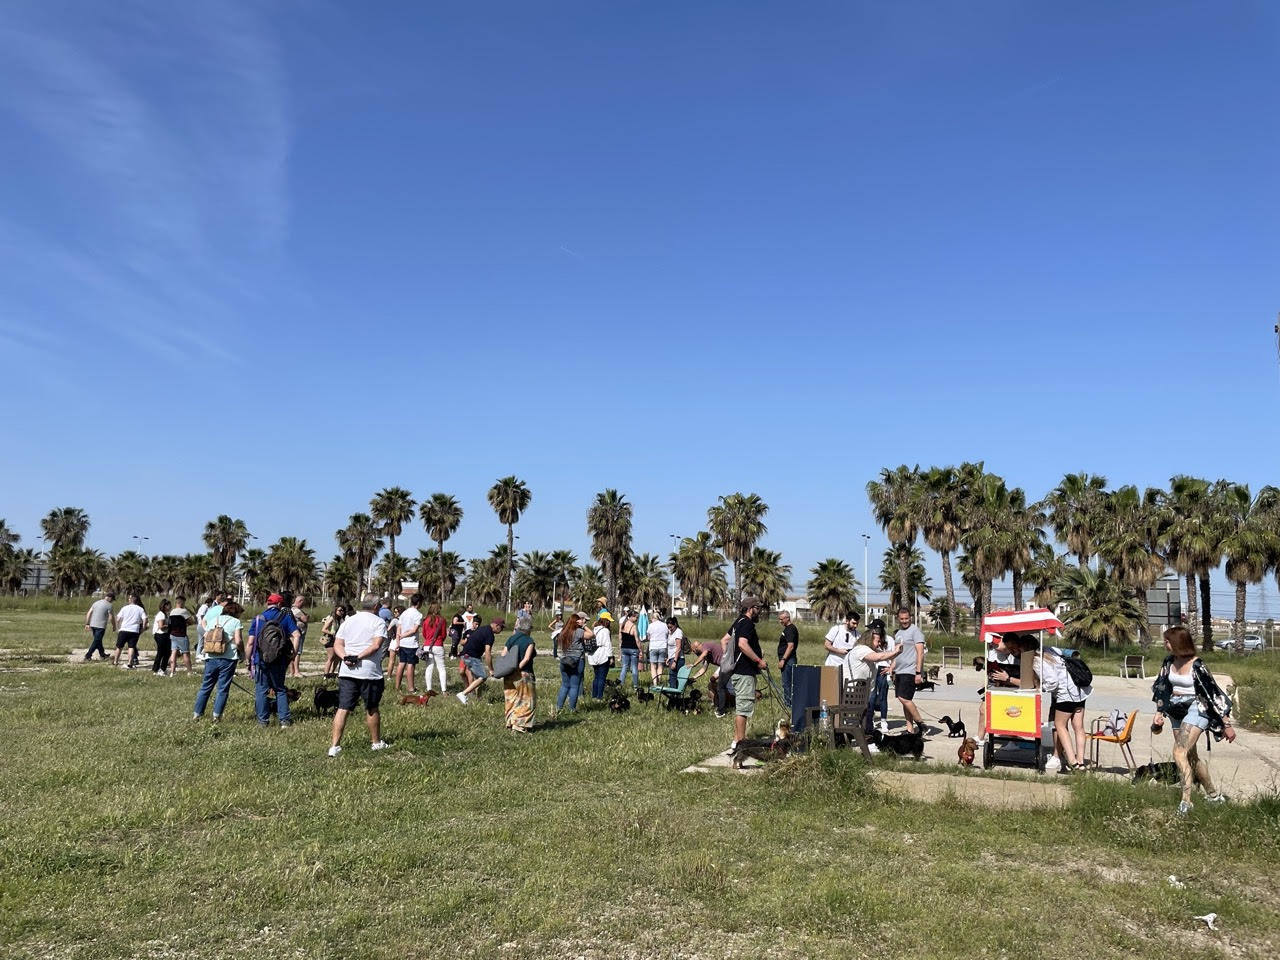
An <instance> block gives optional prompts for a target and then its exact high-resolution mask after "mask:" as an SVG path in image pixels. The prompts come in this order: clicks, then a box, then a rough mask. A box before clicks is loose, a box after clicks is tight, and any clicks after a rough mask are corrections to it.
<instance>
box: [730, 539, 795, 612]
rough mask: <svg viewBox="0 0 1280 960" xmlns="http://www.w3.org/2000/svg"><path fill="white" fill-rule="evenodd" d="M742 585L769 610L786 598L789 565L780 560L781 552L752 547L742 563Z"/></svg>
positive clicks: (788, 588)
mask: <svg viewBox="0 0 1280 960" xmlns="http://www.w3.org/2000/svg"><path fill="white" fill-rule="evenodd" d="M742 586H743V589H745V590H746V592H747V593H749V594H751V595H752V596H753V597H758V598H759V599H760V602H761V603H763V604H764V606H765V609H766V610H769V609H772V607H773V606H774V605H775V604H778V603H781V602H782V601H783V600H785V599H786V598H787V591H788V590H790V589H791V565H790V564H788V563H783V562H782V554H781V553H779V552H778V551H776V550H766V549H765V548H764V547H754V548H753V549H752V551H751V556H749V557H747V559H746V561H745V562H743V564H742Z"/></svg>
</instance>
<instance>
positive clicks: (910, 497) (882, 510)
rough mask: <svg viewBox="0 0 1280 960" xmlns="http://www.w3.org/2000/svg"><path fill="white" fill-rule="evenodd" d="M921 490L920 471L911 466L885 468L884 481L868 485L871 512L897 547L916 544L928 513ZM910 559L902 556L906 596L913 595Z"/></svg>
mask: <svg viewBox="0 0 1280 960" xmlns="http://www.w3.org/2000/svg"><path fill="white" fill-rule="evenodd" d="M920 490H921V477H920V468H919V467H918V466H915V467H907V466H906V464H902V465H901V466H898V467H896V468H894V469H893V470H890V469H889V468H888V467H885V468H883V469H882V470H881V471H880V479H879V480H872V481H871V482H870V483H868V484H867V499H868V500H870V501H871V512H872V514H874V516H875V518H876V523H878V524H879V525H880V527H881V529H882V530H884V532H885V535H886V536H887V537H888V538H889V542H890V543H891V544H893V545H894V546H905V547H907V548H910V547H911V546H913V545H914V544H915V541H916V531H917V530H918V529H919V527H920V520H921V517H922V514H923V513H924V510H923V507H922V503H921V501H922V498H921V496H920ZM907 556H908V554H905V553H900V554H898V592H899V595H900V596H903V597H907V596H910V595H911V590H910V584H909V583H907V566H906V563H907Z"/></svg>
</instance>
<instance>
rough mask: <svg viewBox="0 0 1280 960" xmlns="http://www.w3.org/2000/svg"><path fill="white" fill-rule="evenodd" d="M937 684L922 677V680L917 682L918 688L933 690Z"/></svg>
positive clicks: (918, 689)
mask: <svg viewBox="0 0 1280 960" xmlns="http://www.w3.org/2000/svg"><path fill="white" fill-rule="evenodd" d="M935 686H937V684H935V683H934V682H933V681H932V680H925V679H921V681H920V682H919V683H917V684H916V690H917V691H920V690H932V689H933V688H934V687H935Z"/></svg>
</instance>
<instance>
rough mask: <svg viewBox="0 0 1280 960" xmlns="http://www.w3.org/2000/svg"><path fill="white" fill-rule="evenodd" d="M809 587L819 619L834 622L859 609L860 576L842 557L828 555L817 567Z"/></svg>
mask: <svg viewBox="0 0 1280 960" xmlns="http://www.w3.org/2000/svg"><path fill="white" fill-rule="evenodd" d="M810 573H811V574H812V576H811V577H810V578H809V583H808V584H807V586H806V590H807V592H808V595H809V605H810V606H811V607H812V608H813V613H814V616H816V617H817V618H818V619H819V620H825V621H828V622H832V621H835V620H840V619H843V618H844V617H846V616H848V615H849V614H851V613H854V612H856V611H857V610H858V578H857V577H855V576H854V575H853V568H852V567H851V566H849V564H847V563H845V562H844V561H843V560H837V559H836V558H835V557H828V558H827V559H826V560H822V561H820V562H819V563H818V565H817V566H816V567H814V568H813V569H812V570H811V571H810Z"/></svg>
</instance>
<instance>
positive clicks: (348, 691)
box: [338, 677, 386, 713]
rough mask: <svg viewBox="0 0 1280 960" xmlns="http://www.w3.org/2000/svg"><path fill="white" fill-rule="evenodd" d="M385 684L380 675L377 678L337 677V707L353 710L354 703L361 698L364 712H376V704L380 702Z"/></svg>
mask: <svg viewBox="0 0 1280 960" xmlns="http://www.w3.org/2000/svg"><path fill="white" fill-rule="evenodd" d="M385 685H386V681H385V680H383V679H382V678H381V677H379V678H378V679H377V680H359V679H357V678H355V677H339V678H338V709H339V710H354V709H355V707H356V704H357V703H359V702H360V701H362V700H363V701H364V709H365V712H366V713H377V712H378V704H380V703H381V702H382V689H383V687H384V686H385Z"/></svg>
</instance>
